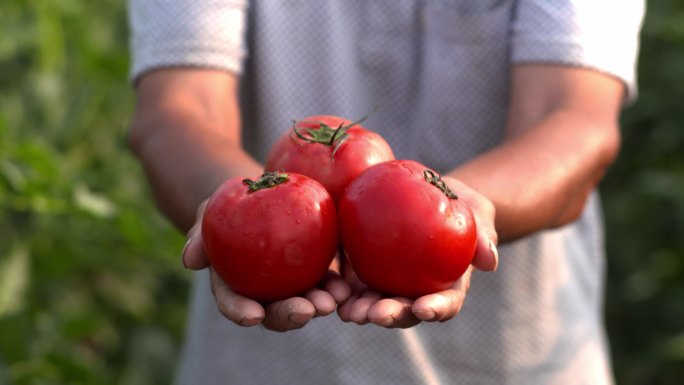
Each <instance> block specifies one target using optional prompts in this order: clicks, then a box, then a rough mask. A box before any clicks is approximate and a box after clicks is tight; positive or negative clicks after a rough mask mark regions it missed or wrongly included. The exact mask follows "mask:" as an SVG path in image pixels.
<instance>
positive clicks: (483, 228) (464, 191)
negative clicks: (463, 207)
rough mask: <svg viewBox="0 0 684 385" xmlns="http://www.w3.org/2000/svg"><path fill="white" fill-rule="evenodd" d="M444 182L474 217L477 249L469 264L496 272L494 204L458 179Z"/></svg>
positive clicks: (496, 240) (497, 261) (447, 178)
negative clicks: (468, 207) (453, 190)
mask: <svg viewBox="0 0 684 385" xmlns="http://www.w3.org/2000/svg"><path fill="white" fill-rule="evenodd" d="M445 180H446V181H447V182H448V183H449V185H450V186H453V187H454V189H455V190H456V191H458V196H459V199H463V200H464V201H465V202H466V203H467V204H468V206H470V208H471V210H472V212H473V215H474V216H475V223H476V224H477V230H478V231H477V248H476V251H475V256H474V257H473V260H472V262H471V263H472V264H473V266H475V267H476V268H477V269H479V270H484V271H494V270H496V269H497V267H498V265H499V253H498V250H497V248H496V246H497V244H498V235H497V232H496V227H495V219H496V208H495V207H494V204H493V203H492V202H491V201H490V200H489V199H487V198H486V197H485V196H483V195H482V194H480V193H478V192H477V191H475V190H473V189H472V188H470V187H468V186H467V185H465V184H464V183H463V182H461V181H459V180H458V179H455V178H451V177H446V178H445Z"/></svg>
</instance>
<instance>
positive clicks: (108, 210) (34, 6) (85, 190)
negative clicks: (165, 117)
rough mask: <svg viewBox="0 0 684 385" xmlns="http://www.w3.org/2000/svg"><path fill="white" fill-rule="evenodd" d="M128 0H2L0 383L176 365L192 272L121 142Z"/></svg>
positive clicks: (146, 380) (96, 379) (107, 380)
mask: <svg viewBox="0 0 684 385" xmlns="http://www.w3.org/2000/svg"><path fill="white" fill-rule="evenodd" d="M124 6H125V3H124V2H122V1H118V0H117V1H114V0H107V1H98V2H84V1H80V0H60V1H58V2H57V1H47V0H39V1H21V0H9V1H3V2H2V5H0V36H3V38H2V39H0V90H2V92H1V93H0V384H7V383H11V384H17V385H22V384H120V383H126V384H150V383H160V384H162V383H168V382H169V379H170V378H171V375H172V373H173V368H174V364H175V359H176V354H177V350H178V345H179V340H180V337H181V333H182V328H183V323H184V316H185V314H184V312H185V310H184V309H185V308H184V306H185V304H184V300H185V297H186V289H187V286H188V278H189V277H188V274H187V273H185V272H183V271H182V267H180V266H181V265H180V263H179V261H178V259H177V258H178V254H179V250H180V249H181V247H182V242H183V240H182V237H181V236H180V235H179V234H178V233H177V232H176V231H175V230H173V229H172V228H171V227H170V226H169V224H168V223H167V222H166V221H165V220H164V219H163V218H161V216H160V215H159V214H158V213H157V212H156V210H155V208H154V206H153V205H152V203H151V200H150V194H149V191H147V186H146V184H145V182H144V178H143V176H142V173H141V170H140V167H139V165H138V164H137V163H136V161H135V160H134V159H133V158H132V156H131V155H130V154H129V152H128V148H127V145H126V138H125V129H126V125H127V123H128V120H129V119H130V116H131V114H132V107H133V97H134V95H133V92H132V89H131V87H130V86H129V85H128V83H127V78H126V77H127V71H128V50H127V41H128V40H127V39H128V35H127V34H128V32H127V21H126V14H125V8H124Z"/></svg>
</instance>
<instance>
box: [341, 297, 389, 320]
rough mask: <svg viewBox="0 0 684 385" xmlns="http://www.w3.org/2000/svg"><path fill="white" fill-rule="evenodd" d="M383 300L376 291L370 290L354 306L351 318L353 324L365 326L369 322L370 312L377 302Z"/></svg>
mask: <svg viewBox="0 0 684 385" xmlns="http://www.w3.org/2000/svg"><path fill="white" fill-rule="evenodd" d="M381 299H382V295H381V294H380V293H378V292H376V291H373V290H368V291H366V292H365V293H363V295H362V296H361V297H359V298H358V299H357V300H356V301H354V303H353V304H352V307H351V311H350V314H349V318H350V320H351V321H352V322H355V323H357V324H359V325H365V324H367V323H368V322H369V320H368V310H369V309H370V308H371V306H373V305H374V304H375V303H376V302H378V301H379V300H381Z"/></svg>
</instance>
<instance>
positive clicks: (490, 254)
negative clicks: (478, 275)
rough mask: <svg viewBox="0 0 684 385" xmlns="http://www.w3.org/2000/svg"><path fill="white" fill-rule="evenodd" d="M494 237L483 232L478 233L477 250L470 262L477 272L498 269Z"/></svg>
mask: <svg viewBox="0 0 684 385" xmlns="http://www.w3.org/2000/svg"><path fill="white" fill-rule="evenodd" d="M492 238H495V237H492V236H490V235H489V234H488V233H486V232H484V231H480V232H479V235H478V237H477V250H476V252H475V256H474V257H473V260H472V262H471V263H472V265H473V266H475V267H476V268H477V269H478V270H483V271H496V269H497V268H498V267H499V251H498V249H497V247H496V243H495V241H494V240H493V239H492Z"/></svg>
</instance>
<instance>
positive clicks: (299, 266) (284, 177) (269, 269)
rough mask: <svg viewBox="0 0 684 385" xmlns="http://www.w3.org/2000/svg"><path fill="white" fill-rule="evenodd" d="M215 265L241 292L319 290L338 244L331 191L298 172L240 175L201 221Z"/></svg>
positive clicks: (277, 295) (280, 295)
mask: <svg viewBox="0 0 684 385" xmlns="http://www.w3.org/2000/svg"><path fill="white" fill-rule="evenodd" d="M202 237H203V239H204V244H205V250H206V253H207V256H208V257H209V262H210V263H211V266H212V267H213V268H214V269H215V270H216V272H217V273H218V275H219V276H220V277H221V278H222V279H223V280H224V281H225V282H226V284H228V286H229V287H230V288H231V289H232V290H233V291H235V292H236V293H239V294H242V295H244V296H247V297H249V298H252V299H255V300H257V301H262V302H269V301H275V300H279V299H284V298H289V297H292V296H295V295H297V294H300V293H302V292H304V291H306V290H308V289H310V288H312V287H314V286H315V285H316V284H317V283H318V282H319V281H320V280H321V279H322V278H323V276H324V275H325V273H326V272H327V269H328V266H329V265H330V263H331V262H332V259H333V258H334V256H335V253H336V252H337V248H338V235H337V214H336V211H335V205H334V203H333V200H332V198H331V197H330V194H329V193H328V192H327V191H326V190H325V188H324V187H323V186H322V185H321V184H320V183H318V182H316V181H315V180H313V179H311V178H308V177H306V176H304V175H299V174H293V173H290V174H285V173H264V175H262V176H261V178H259V179H258V180H257V181H252V180H250V179H241V178H233V179H229V180H228V181H226V182H224V184H223V185H221V186H220V187H219V188H218V189H217V190H216V192H215V193H214V194H213V195H212V196H211V198H210V199H209V202H208V204H207V207H206V209H205V212H204V218H203V221H202Z"/></svg>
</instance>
